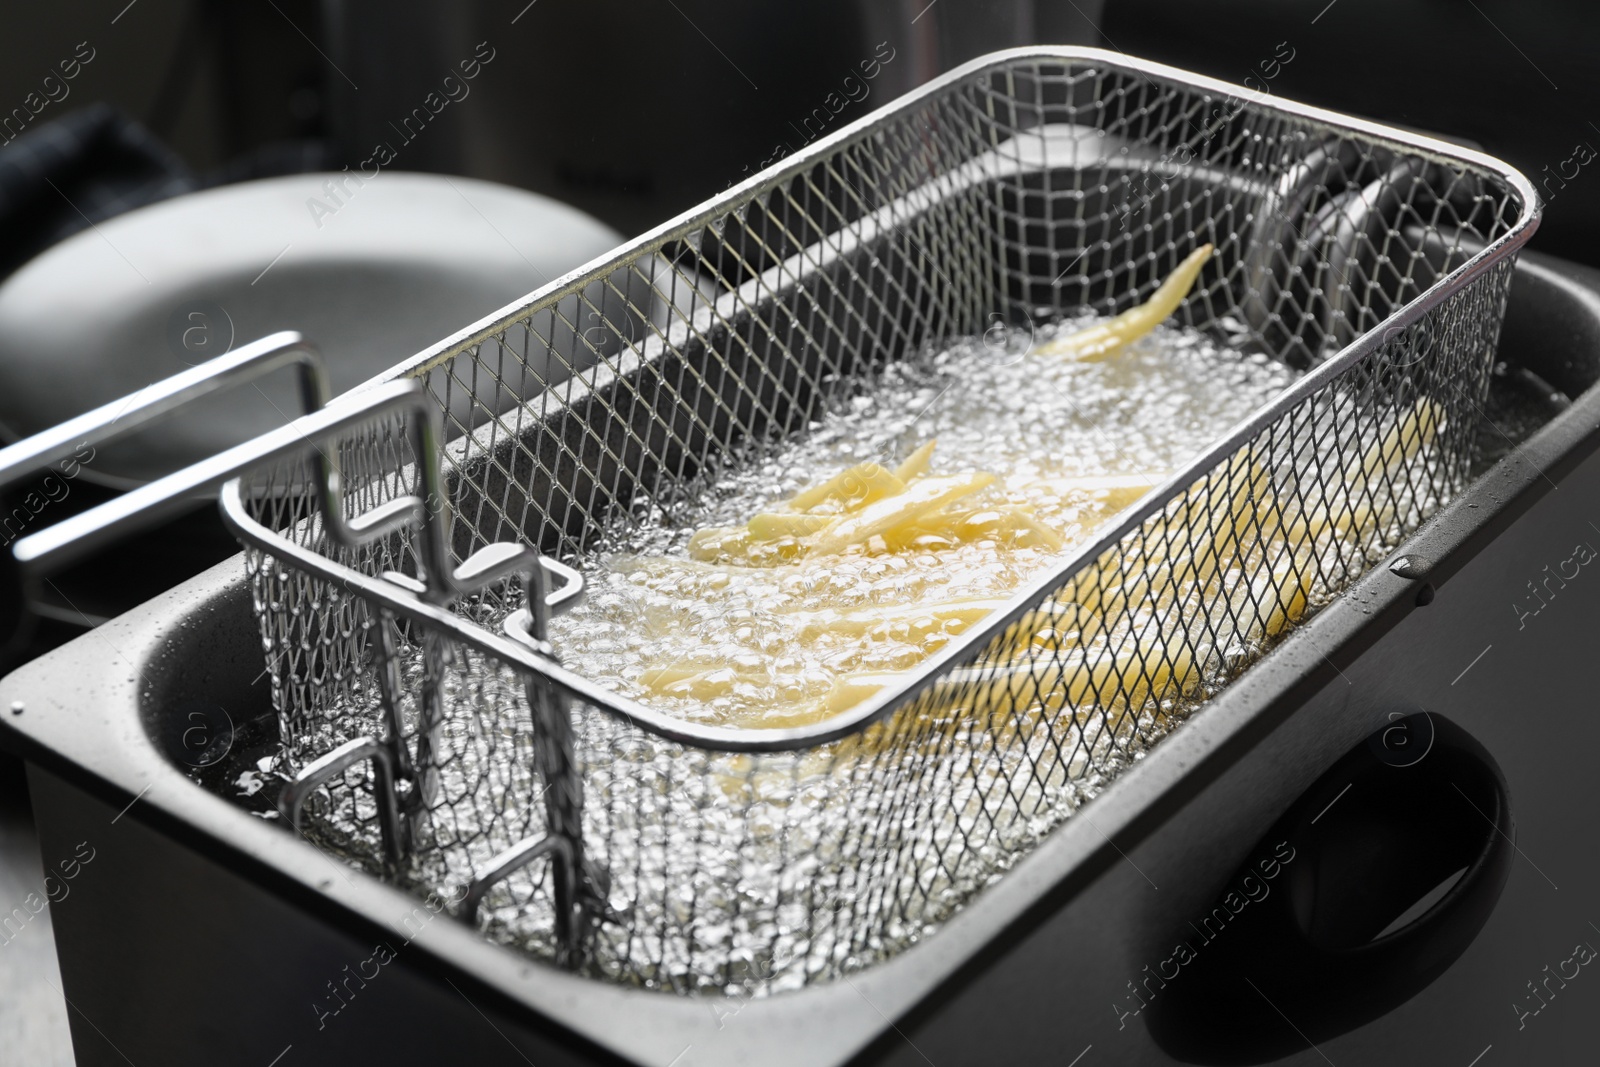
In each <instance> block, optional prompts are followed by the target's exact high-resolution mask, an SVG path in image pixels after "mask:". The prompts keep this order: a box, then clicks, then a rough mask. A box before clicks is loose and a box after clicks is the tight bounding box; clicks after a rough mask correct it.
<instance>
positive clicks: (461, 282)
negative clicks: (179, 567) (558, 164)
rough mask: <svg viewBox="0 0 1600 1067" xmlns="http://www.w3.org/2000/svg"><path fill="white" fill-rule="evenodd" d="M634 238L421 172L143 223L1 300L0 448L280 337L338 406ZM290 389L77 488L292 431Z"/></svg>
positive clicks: (212, 202)
mask: <svg viewBox="0 0 1600 1067" xmlns="http://www.w3.org/2000/svg"><path fill="white" fill-rule="evenodd" d="M621 239H622V238H621V236H620V235H619V234H617V233H616V232H615V231H613V230H611V229H609V228H608V227H606V226H604V225H602V224H601V223H599V222H597V221H595V220H594V219H592V218H590V217H589V216H587V215H585V214H583V213H581V212H579V211H577V210H575V209H573V208H570V207H567V206H566V205H563V204H560V203H558V202H556V201H554V200H550V199H548V198H546V197H542V196H538V195H536V194H533V193H528V192H524V191H521V190H518V189H512V188H509V187H506V186H502V185H496V184H493V183H489V182H482V181H475V180H472V179H468V178H451V177H440V176H434V175H423V174H404V173H388V172H382V173H380V174H378V176H377V177H376V178H368V179H358V178H356V177H353V176H352V175H351V174H350V173H349V172H346V173H344V174H302V175H293V176H289V177H282V178H272V179H267V180H263V181H254V182H246V183H241V184H238V185H231V186H224V187H221V188H218V189H212V190H208V191H206V192H201V193H195V194H192V195H189V196H184V197H179V198H177V199H174V200H169V201H165V202H163V203H159V204H155V205H152V206H149V207H145V208H141V209H139V210H136V211H132V212H129V213H128V214H126V215H121V216H118V217H117V218H115V219H113V220H111V221H109V222H106V223H104V224H102V225H100V226H98V227H95V228H92V229H89V230H85V231H83V232H82V233H79V234H77V235H76V236H74V237H71V238H69V239H68V240H65V241H63V242H61V243H60V244H58V245H56V246H55V247H53V248H51V249H49V250H48V251H46V252H44V253H43V254H41V255H39V256H38V257H36V258H35V259H33V260H32V261H30V262H29V263H27V264H26V265H25V266H23V267H22V268H21V269H20V270H19V271H17V273H15V274H14V275H12V276H11V277H10V278H9V279H7V280H6V281H5V283H4V284H3V285H0V435H3V436H4V437H5V438H6V439H7V440H12V441H14V440H17V439H18V438H21V437H25V436H28V435H30V434H33V433H37V432H39V431H40V430H43V429H46V428H48V427H50V426H54V425H56V424H58V423H61V422H63V421H65V420H67V419H69V418H71V417H72V416H74V415H77V414H80V413H82V412H84V411H87V410H89V409H91V408H94V407H97V406H98V405H100V404H103V403H106V402H107V401H109V400H111V399H113V398H116V397H119V396H125V395H127V394H128V393H130V392H132V391H134V390H136V389H138V388H140V387H141V386H144V385H147V384H149V383H151V382H154V381H157V380H159V379H162V378H166V377H169V376H171V375H172V374H175V373H177V372H178V371H181V370H183V369H185V367H188V366H192V365H194V364H196V363H200V362H203V361H205V360H207V359H211V358H214V357H215V356H218V355H221V354H222V353H224V352H226V351H228V349H229V348H230V347H232V346H233V344H234V343H235V342H238V343H243V342H245V341H248V340H251V339H253V338H256V337H261V336H265V335H266V334H269V333H272V332H274V331H277V330H282V329H295V330H299V331H300V332H302V333H304V334H305V335H307V336H311V337H315V338H317V339H318V342H319V344H320V346H321V348H322V351H323V353H324V355H325V357H326V359H327V362H328V368H329V372H330V377H331V382H332V386H333V389H334V391H335V393H338V392H342V391H344V390H346V389H348V388H350V387H352V386H354V385H356V384H359V383H360V382H362V381H365V380H366V379H368V378H371V377H372V376H373V375H375V374H378V373H380V372H382V371H384V370H386V369H387V368H389V367H392V366H394V365H395V364H396V363H399V362H400V361H401V360H403V359H405V358H406V357H408V356H411V355H413V354H415V353H416V352H418V351H420V350H421V349H423V348H425V347H427V346H429V345H431V344H433V343H434V342H436V341H438V340H439V339H441V338H443V337H445V336H447V335H449V334H451V333H453V332H455V331H457V330H459V329H461V328H462V327H464V326H467V325H469V324H471V323H472V322H474V321H476V320H478V319H480V318H482V317H483V316H485V315H487V314H489V313H491V312H493V311H495V310H497V309H499V308H501V307H503V306H504V305H506V304H508V303H510V302H512V301H514V300H516V299H517V298H519V297H521V296H523V295H525V294H527V293H529V292H531V291H533V290H534V289H537V288H539V287H540V286H542V285H544V284H545V283H546V282H549V281H552V280H554V279H555V278H557V277H559V276H560V275H562V274H565V273H566V272H568V271H570V270H571V269H572V268H574V267H577V266H579V265H581V264H582V263H584V262H586V261H588V260H590V259H592V258H594V257H596V256H598V255H600V254H602V253H604V252H606V251H609V250H610V249H611V248H612V247H614V246H615V245H616V244H618V243H620V241H621ZM292 389H293V386H292V384H291V383H289V382H287V381H284V382H271V383H267V382H263V383H262V384H261V386H260V388H259V389H247V390H244V391H242V392H237V393H233V394H228V395H226V396H222V397H218V398H217V399H216V401H215V402H214V403H210V404H208V405H205V406H203V407H201V408H198V409H196V410H194V411H192V412H190V411H187V410H186V411H185V413H184V416H183V418H181V419H179V420H175V421H173V422H170V423H163V424H162V425H160V426H159V427H154V428H151V429H149V430H144V431H140V432H137V433H134V434H130V435H128V436H127V437H125V438H123V439H122V440H120V441H118V442H117V443H116V444H115V445H114V446H108V447H106V448H104V449H101V450H99V451H98V452H95V453H92V459H88V460H86V461H85V462H82V463H81V464H78V463H75V464H74V465H73V469H72V471H71V476H72V477H74V478H82V479H84V480H85V481H89V482H94V483H97V484H101V485H106V486H111V487H116V488H127V487H130V486H132V485H136V484H140V483H143V482H146V481H149V480H150V479H152V478H154V477H157V476H159V475H160V474H162V473H165V472H167V471H171V470H174V469H176V468H178V467H181V466H185V465H187V464H190V463H193V462H195V461H196V460H199V459H201V458H203V457H206V456H210V455H214V454H216V453H217V452H220V451H221V450H223V449H224V448H227V447H229V446H231V445H234V444H237V443H238V442H240V441H243V440H246V439H248V438H251V437H254V436H257V435H259V434H261V433H264V432H266V431H267V430H270V429H272V428H274V427H276V426H280V425H283V424H284V423H286V422H289V421H290V420H291V419H292V418H293V415H294V413H295V412H296V410H297V402H296V399H295V396H294V394H293V391H292Z"/></svg>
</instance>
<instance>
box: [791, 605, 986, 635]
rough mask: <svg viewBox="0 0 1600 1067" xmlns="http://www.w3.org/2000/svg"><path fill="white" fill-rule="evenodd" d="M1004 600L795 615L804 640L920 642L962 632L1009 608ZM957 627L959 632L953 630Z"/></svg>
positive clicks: (810, 612)
mask: <svg viewBox="0 0 1600 1067" xmlns="http://www.w3.org/2000/svg"><path fill="white" fill-rule="evenodd" d="M1005 605H1006V602H1005V601H1004V600H990V599H984V600H951V601H947V602H945V603H942V604H907V605H905V606H903V607H897V608H883V609H878V610H872V611H848V612H833V611H807V612H795V613H794V617H795V621H796V622H797V623H798V624H799V630H800V637H801V639H802V640H815V639H816V638H818V637H821V636H822V635H823V634H838V635H841V636H850V637H866V638H869V639H874V640H885V639H891V638H892V639H893V640H897V641H906V642H917V641H920V640H922V639H923V638H924V637H927V636H928V635H929V634H933V633H950V632H959V631H960V630H964V629H966V628H967V627H968V626H971V625H972V624H973V623H975V622H978V621H979V620H981V619H985V618H988V617H989V615H991V614H992V613H994V612H995V611H998V610H999V609H1000V608H1003V607H1005ZM952 624H955V626H956V627H957V629H956V630H951V629H950V627H951V625H952Z"/></svg>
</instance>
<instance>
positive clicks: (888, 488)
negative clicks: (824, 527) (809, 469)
mask: <svg viewBox="0 0 1600 1067" xmlns="http://www.w3.org/2000/svg"><path fill="white" fill-rule="evenodd" d="M905 487H906V486H905V482H904V481H902V480H901V479H900V478H898V477H896V476H895V475H893V474H890V473H889V472H888V471H886V470H884V469H883V468H882V467H880V466H879V465H878V464H876V463H858V464H856V465H855V466H854V467H846V468H845V469H844V470H842V471H840V472H839V473H838V474H835V475H834V476H833V477H832V478H829V479H828V480H827V481H825V482H823V483H821V484H820V485H814V486H812V487H811V488H809V489H803V490H801V491H800V492H799V493H797V494H796V495H795V496H794V497H792V498H791V499H790V500H789V502H788V504H787V505H786V506H787V507H788V508H789V510H791V511H810V510H811V509H813V508H815V507H818V506H820V505H822V504H827V503H833V504H837V505H839V507H840V509H841V510H844V511H853V510H856V509H858V508H860V507H863V506H864V505H867V504H870V503H872V502H873V501H875V500H882V499H883V498H884V497H887V496H893V495H895V494H896V493H899V492H900V491H902V490H903V489H905Z"/></svg>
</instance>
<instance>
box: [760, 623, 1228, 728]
mask: <svg viewBox="0 0 1600 1067" xmlns="http://www.w3.org/2000/svg"><path fill="white" fill-rule="evenodd" d="M904 677H905V676H904V675H903V674H854V675H847V676H845V677H843V678H840V679H839V680H838V681H837V682H836V683H834V687H833V689H832V691H830V692H829V693H828V695H827V696H826V697H824V698H823V699H822V700H820V701H817V702H815V703H813V704H809V705H806V706H805V707H804V708H803V709H797V710H796V712H795V714H794V715H793V716H792V717H786V722H785V725H791V726H807V725H810V724H812V723H817V722H822V721H824V720H826V719H829V718H831V717H833V716H835V715H838V714H840V713H841V712H845V711H848V710H850V709H851V708H853V707H856V706H857V705H859V704H861V703H862V702H863V701H865V700H868V699H870V698H871V697H874V696H876V695H877V694H878V693H880V692H882V691H883V690H884V689H886V688H888V687H889V686H891V685H893V684H895V683H896V682H898V681H901V680H903V679H904ZM1199 681H1200V672H1199V667H1198V666H1197V664H1196V663H1195V657H1194V651H1193V649H1192V648H1191V647H1190V645H1189V641H1188V639H1187V638H1186V637H1182V636H1179V637H1177V638H1174V639H1173V640H1171V641H1168V642H1166V643H1165V644H1164V645H1163V644H1160V643H1157V642H1155V641H1138V642H1134V643H1133V645H1132V647H1130V648H1127V649H1124V650H1122V651H1121V652H1118V653H1116V654H1115V655H1113V654H1111V653H1110V652H1109V651H1107V650H1105V649H1101V650H1100V653H1099V654H1098V655H1094V656H1087V657H1083V658H1079V659H1075V660H1071V661H1068V662H1065V663H1063V662H1059V661H1057V660H1056V659H1054V658H1050V659H1042V660H1040V661H1039V662H1038V663H1028V664H1019V665H1013V666H1008V667H1001V668H998V669H982V668H966V669H963V670H959V671H955V672H953V673H952V674H951V675H950V676H949V677H948V678H945V679H942V680H940V681H939V682H938V683H936V684H935V685H934V687H933V689H932V697H931V707H930V706H929V705H928V704H925V705H924V710H930V711H936V712H938V713H940V714H944V713H948V712H951V711H967V710H970V711H972V712H975V713H978V714H981V715H984V716H991V715H996V714H998V715H1002V716H1011V715H1015V714H1017V713H1020V712H1025V711H1029V710H1034V709H1037V710H1041V711H1044V712H1047V713H1048V712H1055V711H1059V710H1061V708H1062V707H1064V706H1067V705H1071V706H1072V707H1074V708H1076V709H1086V708H1087V707H1089V706H1101V707H1112V706H1132V705H1138V704H1140V703H1142V702H1143V701H1144V700H1145V699H1147V698H1149V697H1151V696H1154V697H1155V698H1156V699H1166V698H1169V697H1178V696H1186V695H1188V694H1190V693H1192V692H1193V691H1194V690H1195V688H1196V686H1197V685H1198V684H1199ZM921 699H922V700H924V701H929V700H930V698H929V697H922V698H921Z"/></svg>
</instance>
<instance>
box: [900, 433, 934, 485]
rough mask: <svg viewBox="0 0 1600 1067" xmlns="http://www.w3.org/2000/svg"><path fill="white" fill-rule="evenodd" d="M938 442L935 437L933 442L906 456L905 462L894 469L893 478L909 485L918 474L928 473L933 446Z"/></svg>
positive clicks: (931, 460)
mask: <svg viewBox="0 0 1600 1067" xmlns="http://www.w3.org/2000/svg"><path fill="white" fill-rule="evenodd" d="M938 441H939V439H938V438H937V437H935V438H934V439H933V440H931V441H929V442H928V443H927V444H925V445H923V446H922V447H921V448H919V449H917V450H916V451H915V452H913V453H911V455H909V456H907V457H906V458H905V462H903V463H901V464H900V466H898V467H896V468H895V469H894V476H895V477H896V478H899V479H900V480H901V481H902V482H905V483H907V484H909V483H910V481H911V479H913V478H915V477H917V476H918V475H920V474H926V473H928V464H929V463H931V462H933V446H934V445H935V444H937V443H938Z"/></svg>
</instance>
